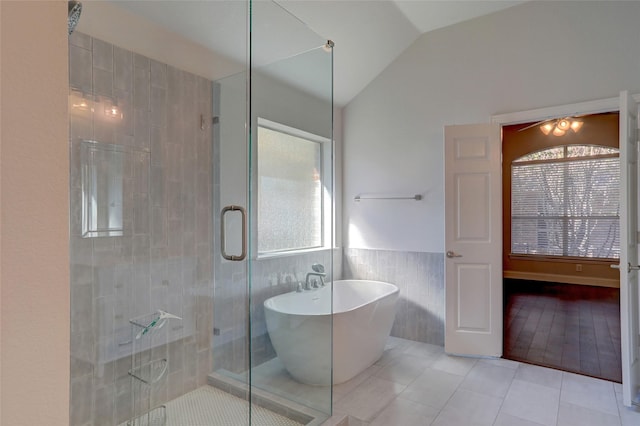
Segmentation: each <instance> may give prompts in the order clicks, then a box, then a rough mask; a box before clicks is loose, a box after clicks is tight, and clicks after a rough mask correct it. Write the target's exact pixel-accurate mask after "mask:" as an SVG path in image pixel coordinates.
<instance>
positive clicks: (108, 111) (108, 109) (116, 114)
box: [104, 104, 122, 119]
mask: <svg viewBox="0 0 640 426" xmlns="http://www.w3.org/2000/svg"><path fill="white" fill-rule="evenodd" d="M104 115H106V116H107V117H109V118H120V119H122V111H120V108H118V106H117V105H115V104H113V105H109V104H107V105H105V108H104Z"/></svg>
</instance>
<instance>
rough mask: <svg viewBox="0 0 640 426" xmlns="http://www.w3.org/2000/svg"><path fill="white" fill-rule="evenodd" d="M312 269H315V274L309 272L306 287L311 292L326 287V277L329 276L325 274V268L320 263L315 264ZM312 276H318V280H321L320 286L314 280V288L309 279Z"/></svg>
mask: <svg viewBox="0 0 640 426" xmlns="http://www.w3.org/2000/svg"><path fill="white" fill-rule="evenodd" d="M311 269H313V272H309V273H308V274H307V278H306V279H305V282H304V284H305V286H304V288H305V289H306V290H311V289H312V288H320V287H324V277H326V276H327V274H325V272H324V266H322V265H321V264H319V263H314V264H313V265H311ZM312 276H316V277H318V278H320V285H318V282H317V280H314V284H313V286H312V284H311V283H310V281H309V277H312Z"/></svg>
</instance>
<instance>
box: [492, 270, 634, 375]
mask: <svg viewBox="0 0 640 426" xmlns="http://www.w3.org/2000/svg"><path fill="white" fill-rule="evenodd" d="M504 306H505V311H504V313H505V316H504V320H505V327H504V333H505V335H504V358H507V359H512V360H517V361H523V362H527V363H530V364H537V365H542V366H545V367H552V368H558V369H561V370H565V371H571V372H575V373H579V374H584V375H587V376H593V377H598V378H603V379H607V380H612V381H615V382H621V380H622V370H621V360H620V290H619V289H613V288H605V287H590V286H581V285H571V284H557V283H544V282H535V281H523V280H505V283H504Z"/></svg>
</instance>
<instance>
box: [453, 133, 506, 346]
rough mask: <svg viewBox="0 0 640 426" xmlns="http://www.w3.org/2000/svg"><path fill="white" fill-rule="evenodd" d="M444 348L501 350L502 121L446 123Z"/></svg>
mask: <svg viewBox="0 0 640 426" xmlns="http://www.w3.org/2000/svg"><path fill="white" fill-rule="evenodd" d="M444 135H445V251H446V258H445V299H446V304H445V309H446V313H445V321H446V325H445V344H444V347H445V351H446V352H447V353H450V354H457V355H476V356H496V357H499V356H501V355H502V326H503V324H502V310H503V307H502V190H501V188H502V182H501V169H500V162H501V153H502V144H501V137H500V126H499V125H497V124H473V125H464V126H446V127H445V130H444Z"/></svg>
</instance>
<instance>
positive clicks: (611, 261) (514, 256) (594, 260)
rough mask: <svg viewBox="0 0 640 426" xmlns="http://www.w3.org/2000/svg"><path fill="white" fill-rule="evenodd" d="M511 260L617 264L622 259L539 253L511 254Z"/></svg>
mask: <svg viewBox="0 0 640 426" xmlns="http://www.w3.org/2000/svg"><path fill="white" fill-rule="evenodd" d="M509 259H510V260H528V261H532V262H558V263H576V262H578V263H590V264H594V265H616V264H618V263H620V259H605V258H596V257H576V256H545V255H537V254H509Z"/></svg>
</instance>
